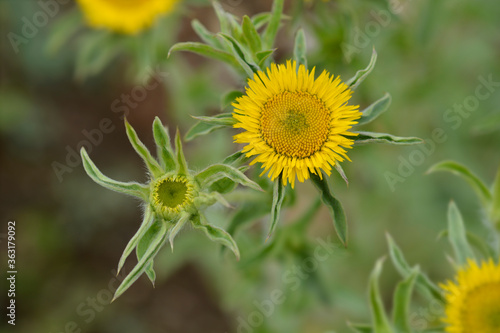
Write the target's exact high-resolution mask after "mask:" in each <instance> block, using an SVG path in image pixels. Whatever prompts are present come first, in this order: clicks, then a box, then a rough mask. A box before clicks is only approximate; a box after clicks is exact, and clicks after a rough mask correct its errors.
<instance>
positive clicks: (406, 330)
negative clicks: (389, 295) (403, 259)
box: [392, 269, 418, 333]
mask: <svg viewBox="0 0 500 333" xmlns="http://www.w3.org/2000/svg"><path fill="white" fill-rule="evenodd" d="M417 276H418V270H416V269H415V270H414V271H413V273H411V274H410V275H409V276H408V277H407V278H406V279H405V280H403V281H401V282H399V283H398V286H397V287H396V291H395V292H394V302H393V310H392V318H393V321H394V328H395V330H396V332H398V333H412V331H411V328H410V323H409V322H408V318H409V315H410V313H409V312H410V301H411V294H412V293H413V287H414V285H415V280H416V279H417Z"/></svg>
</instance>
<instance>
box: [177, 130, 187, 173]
mask: <svg viewBox="0 0 500 333" xmlns="http://www.w3.org/2000/svg"><path fill="white" fill-rule="evenodd" d="M175 151H176V154H177V174H179V175H187V174H188V166H187V162H186V157H184V151H183V150H182V142H181V134H180V132H179V129H177V133H176V134H175Z"/></svg>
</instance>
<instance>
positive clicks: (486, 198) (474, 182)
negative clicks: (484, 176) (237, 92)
mask: <svg viewBox="0 0 500 333" xmlns="http://www.w3.org/2000/svg"><path fill="white" fill-rule="evenodd" d="M436 171H448V172H451V173H452V174H454V175H456V176H459V177H462V178H463V179H464V180H465V181H466V182H467V183H469V185H470V186H471V187H472V189H473V190H474V191H475V192H476V194H477V196H478V197H479V199H480V200H481V202H482V203H483V205H485V206H487V205H488V204H490V203H491V200H492V197H491V193H490V190H489V189H488V187H487V186H486V185H484V183H483V182H482V181H481V180H480V179H479V177H477V176H476V175H475V174H473V173H472V172H471V171H470V170H469V169H468V168H467V167H466V166H464V165H462V164H459V163H457V162H454V161H443V162H440V163H438V164H435V165H434V166H432V167H431V168H430V169H429V170H428V171H427V173H431V172H436Z"/></svg>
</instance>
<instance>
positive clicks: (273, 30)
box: [262, 0, 284, 49]
mask: <svg viewBox="0 0 500 333" xmlns="http://www.w3.org/2000/svg"><path fill="white" fill-rule="evenodd" d="M283 4H284V0H274V2H273V8H272V9H271V19H270V20H269V24H268V25H267V27H266V29H265V30H264V34H263V35H262V44H263V48H264V49H270V48H272V47H273V44H274V40H275V39H276V34H277V33H278V29H279V27H280V23H281V14H282V13H283Z"/></svg>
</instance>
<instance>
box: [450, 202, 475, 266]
mask: <svg viewBox="0 0 500 333" xmlns="http://www.w3.org/2000/svg"><path fill="white" fill-rule="evenodd" d="M448 239H449V240H450V243H451V246H452V247H453V251H454V252H455V257H456V260H457V261H458V264H459V265H461V266H463V265H465V264H466V263H467V259H475V257H476V256H475V255H474V251H472V249H471V247H470V245H469V242H468V241H467V236H466V230H465V225H464V222H463V220H462V215H461V214H460V211H459V210H458V207H457V205H455V203H454V202H453V201H452V202H450V205H449V207H448Z"/></svg>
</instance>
